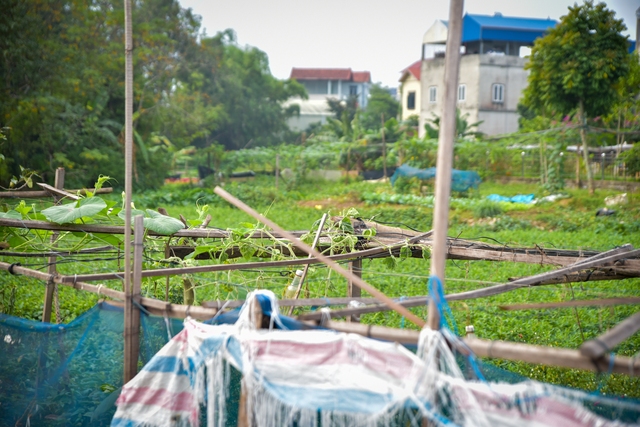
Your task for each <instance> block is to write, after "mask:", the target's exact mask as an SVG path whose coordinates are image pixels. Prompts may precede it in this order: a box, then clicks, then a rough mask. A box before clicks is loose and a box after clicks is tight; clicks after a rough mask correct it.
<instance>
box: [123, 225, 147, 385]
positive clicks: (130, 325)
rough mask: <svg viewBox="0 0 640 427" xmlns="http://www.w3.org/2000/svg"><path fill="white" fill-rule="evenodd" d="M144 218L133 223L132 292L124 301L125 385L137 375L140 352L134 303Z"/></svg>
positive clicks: (137, 290)
mask: <svg viewBox="0 0 640 427" xmlns="http://www.w3.org/2000/svg"><path fill="white" fill-rule="evenodd" d="M143 234H144V217H143V216H142V215H137V216H136V218H135V221H134V238H133V246H134V251H133V279H132V292H131V293H127V294H126V295H125V301H124V382H125V383H127V382H128V381H129V380H131V379H132V378H133V377H135V376H136V374H137V373H138V354H139V350H140V309H139V308H138V307H137V306H136V304H134V302H136V303H139V302H140V282H141V281H142V249H143V243H142V242H143Z"/></svg>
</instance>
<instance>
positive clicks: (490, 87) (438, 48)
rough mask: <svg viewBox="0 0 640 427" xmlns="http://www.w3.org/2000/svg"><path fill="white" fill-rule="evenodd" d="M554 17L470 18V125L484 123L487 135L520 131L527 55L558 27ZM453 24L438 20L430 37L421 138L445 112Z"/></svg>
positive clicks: (462, 84) (462, 94)
mask: <svg viewBox="0 0 640 427" xmlns="http://www.w3.org/2000/svg"><path fill="white" fill-rule="evenodd" d="M556 23H557V22H556V21H554V20H551V19H530V18H516V17H506V16H502V14H500V13H496V14H495V15H493V16H485V15H470V14H466V15H465V16H464V18H463V21H462V46H461V54H462V57H461V58H460V74H459V85H458V94H457V98H458V108H459V109H460V113H461V114H462V115H465V114H468V118H467V120H468V122H469V123H475V122H480V121H481V122H482V123H481V124H480V125H479V127H478V130H479V131H480V132H483V133H485V134H487V135H496V134H503V133H510V132H515V131H516V130H518V112H517V105H518V102H519V100H520V98H521V96H522V91H523V90H524V88H525V87H526V86H527V76H528V71H526V70H525V69H524V65H525V63H526V61H527V56H528V55H529V53H530V51H531V46H533V42H534V40H535V39H536V38H538V37H541V36H543V35H544V33H545V32H546V31H547V30H548V29H549V28H552V27H554V26H555V25H556ZM446 41H447V22H446V21H436V22H435V23H434V24H433V25H432V26H431V28H429V30H427V32H426V33H425V35H424V38H423V44H422V66H421V71H420V84H421V92H422V94H423V95H422V100H421V108H420V127H419V131H420V136H423V135H424V133H425V131H424V124H425V123H427V122H428V120H430V119H432V118H433V117H434V115H435V116H440V115H441V114H442V104H443V100H444V56H445V54H446V52H445V45H446Z"/></svg>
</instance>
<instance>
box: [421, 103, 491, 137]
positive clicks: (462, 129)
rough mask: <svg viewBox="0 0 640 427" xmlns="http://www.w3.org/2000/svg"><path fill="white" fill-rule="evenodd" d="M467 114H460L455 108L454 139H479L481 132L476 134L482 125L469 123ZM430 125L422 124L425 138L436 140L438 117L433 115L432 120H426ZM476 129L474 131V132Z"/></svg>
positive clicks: (438, 124) (438, 125)
mask: <svg viewBox="0 0 640 427" xmlns="http://www.w3.org/2000/svg"><path fill="white" fill-rule="evenodd" d="M468 119H469V113H465V114H460V110H459V109H457V108H456V133H457V135H456V138H457V139H466V138H480V137H481V136H482V132H478V131H477V129H478V126H480V125H481V124H482V121H479V122H475V123H469V120H468ZM428 121H429V122H430V123H425V124H424V129H425V131H426V132H427V133H426V137H427V138H430V139H431V138H433V139H438V136H439V135H440V117H438V116H437V115H435V114H433V118H431V119H429V120H428ZM474 129H476V130H474Z"/></svg>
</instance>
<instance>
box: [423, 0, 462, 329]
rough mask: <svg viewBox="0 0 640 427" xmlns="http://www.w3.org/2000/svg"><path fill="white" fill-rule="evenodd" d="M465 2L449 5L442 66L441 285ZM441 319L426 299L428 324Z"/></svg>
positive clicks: (437, 250)
mask: <svg viewBox="0 0 640 427" xmlns="http://www.w3.org/2000/svg"><path fill="white" fill-rule="evenodd" d="M463 8H464V0H451V1H450V4H449V28H448V35H447V51H446V56H445V66H444V84H445V89H444V108H443V111H442V115H441V117H442V119H441V121H440V124H441V126H440V137H439V140H438V163H437V168H436V190H435V207H434V213H433V230H434V233H433V251H432V254H431V274H432V275H435V276H437V277H439V278H440V280H442V281H443V283H444V270H445V263H446V259H447V230H448V228H449V196H450V194H451V168H452V164H453V143H454V138H455V135H456V94H457V88H458V65H459V63H460V40H461V37H462V10H463ZM439 324H440V318H439V316H438V311H437V309H436V305H435V302H434V299H433V298H429V317H428V320H427V325H428V326H429V327H430V328H431V329H438V327H439Z"/></svg>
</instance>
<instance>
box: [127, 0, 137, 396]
mask: <svg viewBox="0 0 640 427" xmlns="http://www.w3.org/2000/svg"><path fill="white" fill-rule="evenodd" d="M132 33H133V25H132V16H131V0H124V58H125V67H124V68H125V72H124V86H125V90H124V98H125V101H124V144H125V147H124V163H125V167H124V192H125V202H124V216H125V218H124V292H125V294H126V295H127V297H128V298H131V297H132V296H133V293H134V292H133V287H132V283H131V193H132V191H133V185H132V182H131V180H132V176H131V173H132V169H133V34H132ZM125 312H126V310H125ZM125 330H126V329H125ZM129 333H130V332H129ZM126 338H127V336H126V333H125V340H126ZM127 358H129V359H127ZM137 362H138V361H137V359H136V360H135V363H137ZM124 363H125V370H124V382H125V384H126V383H127V382H128V381H129V380H130V379H131V378H133V375H132V374H131V373H132V372H133V371H134V370H132V369H131V368H130V364H131V356H130V355H127V354H125V360H124Z"/></svg>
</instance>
